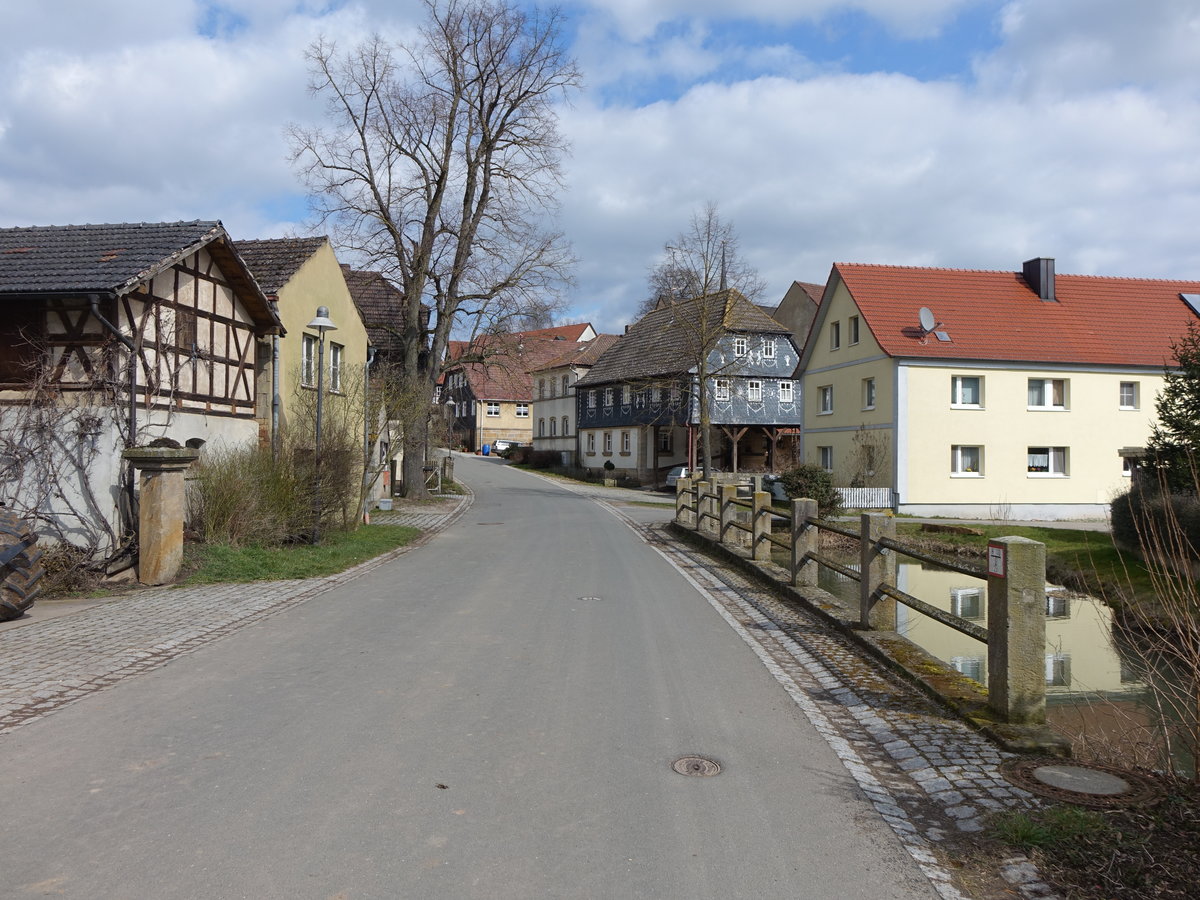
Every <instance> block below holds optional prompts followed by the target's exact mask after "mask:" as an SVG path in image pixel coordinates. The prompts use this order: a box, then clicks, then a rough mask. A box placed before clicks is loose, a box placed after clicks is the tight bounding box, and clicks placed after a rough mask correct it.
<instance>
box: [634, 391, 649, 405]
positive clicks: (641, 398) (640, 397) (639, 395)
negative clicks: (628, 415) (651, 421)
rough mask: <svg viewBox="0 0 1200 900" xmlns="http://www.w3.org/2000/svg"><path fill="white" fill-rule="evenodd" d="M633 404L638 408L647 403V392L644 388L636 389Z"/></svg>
mask: <svg viewBox="0 0 1200 900" xmlns="http://www.w3.org/2000/svg"><path fill="white" fill-rule="evenodd" d="M633 405H634V406H636V407H637V408H638V409H641V408H642V407H644V406H645V405H646V392H645V391H644V390H642V391H636V392H635V393H634V395H633Z"/></svg>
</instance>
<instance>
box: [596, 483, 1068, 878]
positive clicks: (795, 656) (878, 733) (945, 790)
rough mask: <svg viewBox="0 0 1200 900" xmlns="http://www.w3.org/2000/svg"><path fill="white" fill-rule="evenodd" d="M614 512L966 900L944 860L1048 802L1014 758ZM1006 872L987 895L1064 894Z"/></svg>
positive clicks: (1033, 874) (800, 616) (1016, 864)
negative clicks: (992, 825)
mask: <svg viewBox="0 0 1200 900" xmlns="http://www.w3.org/2000/svg"><path fill="white" fill-rule="evenodd" d="M612 508H613V511H614V513H616V514H617V515H621V516H622V518H625V520H626V522H627V523H628V524H629V526H630V527H631V528H634V529H635V530H637V531H639V532H640V533H641V534H642V536H643V539H644V540H646V541H647V542H648V543H650V544H652V545H654V546H655V547H656V548H657V549H658V551H659V552H660V553H661V554H662V555H663V556H664V557H666V558H667V559H668V560H669V561H670V562H671V564H672V565H674V566H675V567H676V569H678V570H679V571H680V572H681V573H682V574H683V575H684V576H685V577H686V578H688V579H689V580H690V581H691V582H692V583H693V584H694V585H695V586H696V587H697V589H699V590H700V592H701V593H702V594H703V595H704V596H706V597H707V598H708V600H709V602H710V604H711V605H712V606H713V607H714V608H715V609H716V610H717V612H718V613H719V614H720V615H721V616H722V617H723V618H724V619H725V620H726V622H727V623H728V624H729V625H730V627H731V628H733V629H734V631H736V632H737V633H738V634H739V635H740V636H741V637H742V639H743V640H744V641H745V642H746V643H747V644H748V645H749V646H750V647H751V649H752V650H753V651H754V652H755V653H756V654H757V655H758V657H759V659H760V660H761V661H762V662H763V664H764V666H765V667H766V668H767V669H768V670H769V671H770V672H771V674H772V675H773V676H774V677H775V678H776V680H778V681H779V683H780V684H781V685H782V686H783V687H784V689H785V690H786V691H787V692H788V693H789V694H790V695H791V697H792V699H793V700H794V701H795V703H796V705H797V706H798V707H799V708H800V710H801V711H802V712H803V713H804V715H805V716H806V717H807V718H808V719H809V721H810V722H812V724H813V726H814V727H815V728H816V729H817V730H818V731H819V732H820V733H821V734H822V735H823V736H824V737H825V739H826V741H827V742H828V743H829V745H830V746H831V747H832V748H833V750H834V752H836V753H837V754H838V756H839V757H840V758H841V760H842V762H843V764H844V765H845V766H846V768H847V770H848V771H849V772H850V774H851V775H852V776H853V777H854V779H855V781H856V782H857V783H858V786H859V787H860V788H861V789H862V791H863V792H864V793H865V794H866V795H867V797H868V798H869V799H870V800H871V802H872V803H873V804H874V806H875V808H876V810H877V811H878V812H879V814H880V815H881V816H882V817H883V819H884V820H885V821H886V822H887V823H888V824H889V825H890V826H891V827H892V829H893V830H894V831H895V833H896V834H897V836H898V837H899V838H900V840H901V841H902V842H903V843H904V845H905V847H906V848H907V849H908V851H909V853H910V854H911V855H912V856H913V858H914V859H915V860H916V861H917V863H918V865H920V866H921V868H922V869H923V870H924V871H925V873H926V874H927V875H928V876H929V878H930V879H931V880H932V882H933V883H934V886H935V887H936V888H937V889H938V891H939V893H941V895H942V896H943V897H945V898H947V900H961V898H963V897H964V896H965V895H964V894H963V893H962V892H961V891H960V890H959V888H958V887H956V886H955V883H954V882H955V880H956V879H955V877H954V875H953V874H952V871H951V869H950V868H948V867H947V865H946V860H947V858H948V857H952V856H954V855H955V853H956V852H957V847H958V841H957V840H956V839H958V838H967V837H969V836H970V835H973V834H976V833H978V832H980V831H982V830H983V828H984V825H983V821H982V819H983V817H984V816H985V815H986V814H988V813H990V812H993V811H997V810H1003V809H1027V808H1031V807H1033V806H1036V805H1037V803H1038V801H1037V799H1036V798H1035V797H1034V796H1033V795H1031V794H1029V793H1028V792H1026V791H1023V790H1021V789H1020V788H1017V787H1016V786H1014V785H1012V784H1011V783H1009V782H1008V781H1006V780H1005V779H1004V777H1003V776H1002V775H1001V774H1000V772H999V766H1000V763H1001V762H1002V761H1003V760H1005V759H1007V758H1009V757H1010V756H1012V754H1009V753H1005V752H1003V751H1001V750H1000V749H999V748H997V747H996V745H995V744H993V743H992V742H991V741H990V740H988V739H987V738H986V737H984V736H983V735H981V734H979V733H978V732H976V731H974V730H972V729H971V728H969V727H968V726H967V725H966V724H965V723H963V722H961V721H960V720H958V719H956V718H952V717H950V716H948V714H947V713H946V712H945V711H944V710H942V709H941V708H940V707H938V706H936V705H935V704H934V703H932V702H931V701H930V700H929V699H928V698H926V697H925V696H924V695H923V694H921V693H919V692H918V691H917V690H916V689H915V688H913V687H912V686H910V685H907V684H905V683H903V682H900V681H898V680H896V679H893V678H891V677H889V676H888V675H887V674H885V673H884V672H883V671H882V670H881V669H880V667H879V665H878V663H876V662H874V661H872V660H870V659H869V658H868V657H867V656H866V654H865V652H864V651H863V650H861V649H860V648H858V647H857V646H856V645H855V644H853V643H852V642H851V641H850V640H848V639H847V638H846V637H845V636H844V635H843V634H841V633H840V632H839V631H837V630H835V629H834V628H832V627H831V626H830V625H828V624H827V623H825V622H824V621H823V620H821V619H819V618H818V617H817V616H815V615H811V614H807V613H805V612H804V611H802V610H800V609H797V608H795V607H793V606H791V605H788V604H785V603H784V602H782V601H781V600H779V599H778V598H777V597H776V596H775V595H774V594H773V593H771V592H770V591H769V590H768V589H767V588H765V587H764V586H761V585H758V584H757V583H755V582H753V581H751V580H750V579H748V578H746V577H744V576H743V575H741V574H740V573H738V572H735V571H733V570H730V569H726V568H724V567H721V566H718V565H715V564H714V563H713V562H712V560H711V559H709V558H708V557H707V556H705V555H704V554H702V553H700V552H699V551H696V550H693V549H692V548H690V547H688V546H686V545H684V544H682V543H680V542H677V541H675V540H673V539H672V538H671V536H670V534H669V533H668V532H667V531H666V530H665V528H664V527H663V526H662V525H645V524H639V523H637V522H635V521H634V520H632V519H631V518H629V517H627V516H623V515H622V513H621V511H620V510H619V509H618V508H616V507H612ZM962 843H963V845H964V846H969V844H970V841H969V840H965V841H963V842H962ZM997 874H998V876H999V879H993V880H995V881H996V884H995V885H993V886H992V887H991V888H990V889H989V888H987V887H986V886H980V887H981V888H982V889H983V890H984V891H985V893H986V896H1013V895H1014V894H1015V895H1019V896H1021V897H1024V898H1029V900H1033V898H1051V897H1054V896H1055V894H1054V892H1053V891H1052V890H1051V889H1050V887H1048V886H1047V885H1046V884H1045V883H1044V882H1042V881H1041V876H1040V874H1039V873H1038V871H1037V869H1036V867H1034V866H1033V864H1032V863H1030V861H1029V860H1028V859H1026V858H1025V857H1023V856H1016V857H1013V858H1011V859H1008V860H1005V861H1004V863H1003V864H1002V866H1001V868H1000V871H999V872H998V873H997ZM972 880H978V879H972ZM984 880H986V877H985V878H984ZM973 893H974V892H973Z"/></svg>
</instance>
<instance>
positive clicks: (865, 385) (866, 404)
mask: <svg viewBox="0 0 1200 900" xmlns="http://www.w3.org/2000/svg"><path fill="white" fill-rule="evenodd" d="M862 401H863V406H862V408H863V409H874V408H875V379H874V378H864V379H863V380H862Z"/></svg>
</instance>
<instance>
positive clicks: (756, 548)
mask: <svg viewBox="0 0 1200 900" xmlns="http://www.w3.org/2000/svg"><path fill="white" fill-rule="evenodd" d="M770 508H771V495H770V494H769V493H767V492H766V491H755V492H754V512H753V513H752V514H751V515H753V517H754V518H753V520H752V523H751V527H752V529H753V530H752V532H751V535H752V537H751V544H750V548H751V550H752V551H753V552H752V556H753V558H754V559H755V560H757V561H758V562H770V561H771V542H770V541H769V540H767V536H768V535H769V534H770V533H771V517H770V516H769V515H767V511H768V510H769V509H770Z"/></svg>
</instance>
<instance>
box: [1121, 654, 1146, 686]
mask: <svg viewBox="0 0 1200 900" xmlns="http://www.w3.org/2000/svg"><path fill="white" fill-rule="evenodd" d="M1141 680H1142V673H1141V672H1140V671H1138V666H1137V663H1135V662H1133V660H1129V659H1125V657H1121V684H1137V683H1138V682H1140V681H1141Z"/></svg>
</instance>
